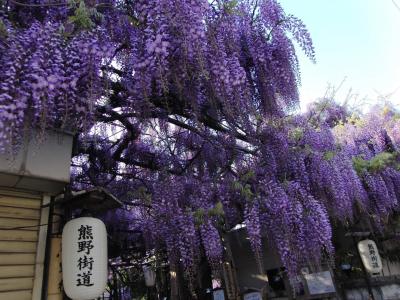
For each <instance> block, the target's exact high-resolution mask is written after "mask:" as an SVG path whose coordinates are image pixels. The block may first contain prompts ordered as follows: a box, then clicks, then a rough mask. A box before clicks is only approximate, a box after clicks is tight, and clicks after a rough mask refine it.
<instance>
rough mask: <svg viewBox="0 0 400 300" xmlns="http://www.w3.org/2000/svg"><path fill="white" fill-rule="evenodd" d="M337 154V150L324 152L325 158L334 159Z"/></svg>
mask: <svg viewBox="0 0 400 300" xmlns="http://www.w3.org/2000/svg"><path fill="white" fill-rule="evenodd" d="M335 155H336V153H335V151H327V152H325V153H324V159H325V160H332V159H333V158H334V157H335Z"/></svg>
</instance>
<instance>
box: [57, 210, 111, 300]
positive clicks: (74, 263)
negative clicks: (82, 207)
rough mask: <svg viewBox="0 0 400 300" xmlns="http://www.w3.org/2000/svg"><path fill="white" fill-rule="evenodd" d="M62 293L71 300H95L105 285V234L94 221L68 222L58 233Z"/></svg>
mask: <svg viewBox="0 0 400 300" xmlns="http://www.w3.org/2000/svg"><path fill="white" fill-rule="evenodd" d="M62 271H63V285H64V290H65V293H66V294H67V296H68V297H70V298H71V299H73V300H90V299H94V298H97V297H99V296H100V295H101V294H102V293H103V292H104V290H105V288H106V284H107V276H108V271H107V231H106V227H105V225H104V223H103V222H102V221H101V220H99V219H95V218H89V217H84V218H77V219H74V220H72V221H69V222H68V223H67V224H66V225H65V226H64V229H63V234H62Z"/></svg>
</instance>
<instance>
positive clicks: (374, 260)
mask: <svg viewBox="0 0 400 300" xmlns="http://www.w3.org/2000/svg"><path fill="white" fill-rule="evenodd" d="M368 251H369V255H370V257H371V265H372V267H373V268H379V264H378V258H377V257H376V251H375V248H374V245H373V244H368Z"/></svg>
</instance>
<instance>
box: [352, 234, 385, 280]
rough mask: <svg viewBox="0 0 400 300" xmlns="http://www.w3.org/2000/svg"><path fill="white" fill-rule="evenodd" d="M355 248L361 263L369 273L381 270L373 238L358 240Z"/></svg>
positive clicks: (380, 261)
mask: <svg viewBox="0 0 400 300" xmlns="http://www.w3.org/2000/svg"><path fill="white" fill-rule="evenodd" d="M357 248H358V252H359V253H360V256H361V260H362V262H363V265H364V267H365V269H366V270H367V271H368V272H369V273H372V274H374V273H379V272H381V271H382V260H381V257H380V255H379V252H378V247H377V246H376V244H375V242H374V241H373V240H362V241H360V242H358V245H357Z"/></svg>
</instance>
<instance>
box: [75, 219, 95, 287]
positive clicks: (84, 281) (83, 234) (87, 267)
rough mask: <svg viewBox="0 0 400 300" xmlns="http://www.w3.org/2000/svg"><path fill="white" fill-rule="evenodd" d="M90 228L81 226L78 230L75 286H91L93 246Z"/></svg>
mask: <svg viewBox="0 0 400 300" xmlns="http://www.w3.org/2000/svg"><path fill="white" fill-rule="evenodd" d="M92 229H93V228H92V226H89V225H81V227H80V228H78V235H79V236H78V244H77V246H78V248H77V249H78V251H77V252H78V253H79V254H80V255H79V258H78V261H77V262H76V263H77V266H78V269H79V271H80V273H78V274H77V279H76V286H92V285H93V283H92V281H91V276H92V275H93V274H92V270H93V264H94V259H93V257H92V256H91V255H90V253H91V250H92V249H93V248H94V246H93V232H92Z"/></svg>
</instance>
